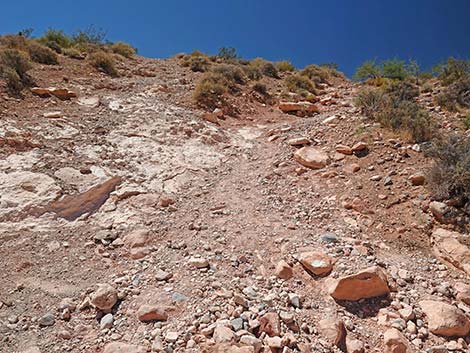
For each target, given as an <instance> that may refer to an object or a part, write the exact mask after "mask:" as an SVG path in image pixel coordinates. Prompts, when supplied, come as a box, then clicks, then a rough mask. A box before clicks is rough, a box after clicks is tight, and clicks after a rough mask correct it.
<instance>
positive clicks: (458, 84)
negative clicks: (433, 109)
mask: <svg viewBox="0 0 470 353" xmlns="http://www.w3.org/2000/svg"><path fill="white" fill-rule="evenodd" d="M436 103H437V104H439V105H440V106H441V107H443V108H445V109H447V110H449V111H457V110H458V109H459V108H464V109H468V108H470V74H469V75H465V76H462V77H461V78H460V79H458V80H457V81H455V82H454V83H452V84H451V85H449V86H448V87H446V88H445V90H444V92H441V93H440V94H439V95H437V97H436Z"/></svg>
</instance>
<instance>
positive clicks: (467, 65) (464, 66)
mask: <svg viewBox="0 0 470 353" xmlns="http://www.w3.org/2000/svg"><path fill="white" fill-rule="evenodd" d="M433 71H434V73H436V74H437V76H438V77H439V79H440V80H441V82H442V83H443V84H444V85H450V84H452V83H454V82H456V81H458V80H460V79H462V78H464V77H465V76H467V75H469V74H470V60H463V59H456V58H452V57H451V58H448V59H447V61H446V62H445V63H442V64H439V65H436V66H435V67H434V68H433Z"/></svg>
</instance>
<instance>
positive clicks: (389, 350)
mask: <svg viewBox="0 0 470 353" xmlns="http://www.w3.org/2000/svg"><path fill="white" fill-rule="evenodd" d="M407 352H411V350H410V347H409V344H408V340H407V339H406V337H405V336H403V334H402V333H401V332H400V331H398V330H397V329H396V328H391V329H389V330H387V331H385V333H384V353H407Z"/></svg>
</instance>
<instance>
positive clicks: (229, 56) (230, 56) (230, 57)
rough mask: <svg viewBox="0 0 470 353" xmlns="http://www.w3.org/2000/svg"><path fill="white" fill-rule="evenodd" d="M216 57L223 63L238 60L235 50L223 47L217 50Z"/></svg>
mask: <svg viewBox="0 0 470 353" xmlns="http://www.w3.org/2000/svg"><path fill="white" fill-rule="evenodd" d="M217 57H218V58H220V59H222V60H225V61H234V60H236V59H238V54H237V51H236V49H235V48H232V47H223V48H220V49H219V53H218V54H217Z"/></svg>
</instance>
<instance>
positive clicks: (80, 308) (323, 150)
mask: <svg viewBox="0 0 470 353" xmlns="http://www.w3.org/2000/svg"><path fill="white" fill-rule="evenodd" d="M61 61H62V62H61V65H60V66H57V67H54V68H53V69H51V67H47V66H40V65H37V66H36V67H35V69H34V71H33V75H34V77H35V78H36V79H37V80H36V81H37V84H38V86H40V87H52V86H53V87H56V88H64V89H66V90H65V91H60V92H58V93H57V92H55V93H54V91H53V92H49V91H42V92H41V91H36V94H34V93H33V92H28V93H26V96H25V98H24V99H23V100H17V99H14V98H11V97H9V96H7V95H6V94H3V95H2V96H1V97H0V117H1V120H2V124H1V127H0V148H1V156H2V158H1V160H0V173H1V174H0V175H1V179H0V180H1V181H2V182H1V183H0V190H1V192H0V255H1V258H2V262H1V263H2V271H1V273H0V284H1V285H0V288H1V289H0V332H1V336H0V337H1V339H0V351H2V352H24V353H26V352H29V353H33V352H34V353H36V352H42V353H46V352H105V353H137V352H147V351H155V352H160V351H165V352H234V353H235V352H247V353H248V352H255V353H257V352H284V353H286V352H336V351H343V352H349V353H359V352H387V353H391V352H420V351H425V350H427V351H429V352H434V353H437V352H448V351H452V352H459V351H460V352H465V351H468V349H469V348H468V347H467V343H470V336H469V331H470V321H469V318H470V306H469V305H470V286H469V284H468V283H470V282H469V280H468V274H467V272H468V271H470V250H469V249H468V248H467V246H466V245H465V242H464V241H462V239H463V238H464V237H465V236H464V234H462V233H457V232H453V231H452V230H453V228H452V225H451V224H450V223H459V222H451V221H450V220H452V217H453V216H452V215H453V211H452V209H451V207H450V206H448V205H446V204H442V203H438V202H434V201H431V200H430V198H429V196H428V195H427V192H426V189H425V188H424V186H423V183H425V177H424V171H425V168H426V166H427V165H428V163H429V161H428V160H426V158H425V157H424V156H423V154H422V152H421V148H420V146H419V145H409V144H406V143H405V142H404V141H401V140H400V138H399V137H397V136H393V135H392V134H391V133H390V132H388V131H386V130H383V129H381V128H380V126H377V125H376V124H373V123H371V122H370V121H368V120H366V119H364V118H363V117H362V116H361V114H360V112H359V111H358V109H357V108H355V107H354V106H353V104H352V99H353V96H354V92H355V89H356V87H355V86H354V85H353V84H351V83H350V82H347V81H339V82H336V83H335V84H333V85H332V86H325V88H324V92H323V94H322V95H321V96H320V100H319V102H318V103H317V104H316V107H317V108H318V111H319V112H318V113H315V114H313V115H312V116H309V117H298V116H295V115H289V114H285V113H284V112H282V111H281V110H280V109H278V103H277V102H276V100H274V102H275V103H273V105H269V104H264V103H262V102H260V101H258V100H256V99H254V98H253V97H254V96H253V92H250V91H249V90H248V89H247V90H246V92H242V94H240V95H239V96H238V97H236V98H235V102H236V103H237V105H238V108H239V110H240V114H239V116H237V117H230V116H223V115H220V114H218V113H217V114H210V115H207V114H204V113H205V112H203V111H200V110H198V109H196V108H195V107H194V106H193V103H192V101H191V94H192V91H193V89H194V85H195V82H196V81H197V79H198V77H199V76H198V75H199V74H196V73H193V72H191V71H189V70H188V69H185V68H182V67H181V66H180V65H179V63H178V61H177V59H168V60H151V59H144V58H136V59H133V60H129V61H124V62H122V63H120V66H119V67H118V69H119V71H120V73H121V77H119V78H113V79H111V78H108V77H106V76H104V75H101V74H99V73H96V72H90V69H89V68H88V67H87V66H86V65H85V64H84V63H83V62H81V61H78V60H73V59H67V58H61ZM267 83H268V85H269V88H270V90H271V91H275V90H276V88H277V87H278V85H279V84H278V83H276V82H275V80H272V81H269V82H267ZM38 93H39V95H38ZM70 93H73V94H71V95H72V97H64V96H63V95H65V96H67V95H70ZM75 96H76V97H75ZM61 98H65V99H61ZM69 98H70V99H69ZM255 98H256V97H255ZM421 99H422V101H423V102H424V103H426V102H428V108H429V109H431V110H433V112H434V114H436V115H438V116H440V114H441V113H440V112H439V111H436V109H435V107H433V106H432V103H430V101H429V99H427V96H426V95H423V96H422V97H421ZM287 109H290V110H292V109H297V108H296V106H295V104H294V107H292V106H290V107H289V108H287ZM309 109H310V108H309ZM203 117H205V118H203ZM447 118H448V117H444V116H442V118H441V119H442V121H443V124H442V125H443V127H445V123H444V122H446V121H448V119H447ZM445 119H447V120H445ZM454 218H455V217H454ZM460 223H461V220H460Z"/></svg>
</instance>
